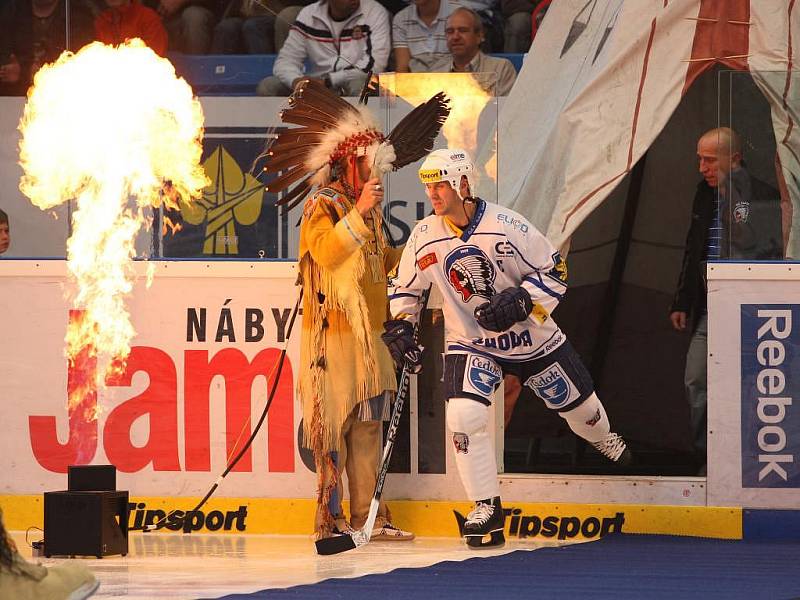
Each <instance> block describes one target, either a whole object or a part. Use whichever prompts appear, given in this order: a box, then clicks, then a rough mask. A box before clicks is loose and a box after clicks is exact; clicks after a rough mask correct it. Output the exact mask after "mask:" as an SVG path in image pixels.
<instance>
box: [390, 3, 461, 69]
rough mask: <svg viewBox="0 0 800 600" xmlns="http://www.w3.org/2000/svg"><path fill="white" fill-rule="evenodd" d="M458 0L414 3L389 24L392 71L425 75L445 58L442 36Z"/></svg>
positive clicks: (445, 47) (447, 54)
mask: <svg viewBox="0 0 800 600" xmlns="http://www.w3.org/2000/svg"><path fill="white" fill-rule="evenodd" d="M459 6H460V4H459V3H458V0H414V1H413V3H412V4H411V6H408V7H406V8H404V9H403V10H401V11H400V12H399V13H397V14H396V15H395V17H394V19H393V21H392V46H393V48H394V62H395V71H397V72H398V73H408V72H412V73H419V72H425V71H429V70H430V67H431V66H432V65H433V64H434V63H435V62H436V61H438V60H440V59H443V58H447V57H448V56H449V54H450V53H449V52H448V50H447V40H446V38H445V34H444V27H445V23H446V22H447V17H449V16H450V13H451V12H453V10H454V9H455V8H458V7H459Z"/></svg>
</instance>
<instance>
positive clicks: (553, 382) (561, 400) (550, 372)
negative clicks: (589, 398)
mask: <svg viewBox="0 0 800 600" xmlns="http://www.w3.org/2000/svg"><path fill="white" fill-rule="evenodd" d="M525 385H527V386H528V387H529V388H531V389H532V390H533V393H534V394H536V395H537V396H538V397H539V398H541V399H542V400H544V402H545V404H547V405H548V406H550V407H553V408H559V407H561V406H565V405H567V404H569V403H570V402H572V401H573V400H577V399H578V397H579V396H580V393H579V392H578V388H577V387H575V384H573V383H572V381H571V380H570V378H569V377H568V376H567V374H566V373H565V372H564V369H563V368H562V367H561V364H560V363H558V362H556V363H553V364H552V365H550V366H549V367H547V368H546V369H545V370H544V371H541V372H539V373H537V374H536V375H532V376H530V377H528V380H527V381H526V382H525Z"/></svg>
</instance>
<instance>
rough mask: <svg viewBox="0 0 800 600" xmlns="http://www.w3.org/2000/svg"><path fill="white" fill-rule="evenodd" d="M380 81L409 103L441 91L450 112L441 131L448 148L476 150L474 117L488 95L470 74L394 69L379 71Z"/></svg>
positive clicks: (476, 120)
mask: <svg viewBox="0 0 800 600" xmlns="http://www.w3.org/2000/svg"><path fill="white" fill-rule="evenodd" d="M381 85H383V86H384V87H385V88H386V89H387V90H389V91H390V92H391V93H393V94H396V95H397V96H400V97H401V98H403V99H404V100H406V101H408V102H409V103H410V104H411V105H412V106H416V105H417V104H419V103H421V102H424V101H425V100H427V99H428V98H430V97H431V96H432V95H434V94H435V93H437V92H440V91H443V92H445V93H446V94H447V96H448V98H450V116H449V117H447V120H446V121H445V122H444V126H443V127H442V134H443V135H444V137H445V139H447V144H448V146H450V147H451V148H463V149H465V150H467V151H468V152H469V153H470V154H472V156H473V157H476V156H477V154H478V152H477V151H478V150H479V147H478V141H479V140H478V139H477V134H478V118H479V117H480V114H481V112H482V111H483V109H484V108H485V107H486V105H487V104H488V103H489V101H490V100H491V99H492V96H491V95H490V94H489V92H487V91H486V90H485V89H484V88H483V87H481V85H480V84H479V82H478V81H476V79H475V78H474V77H473V75H472V74H466V73H413V74H406V73H397V74H389V75H381Z"/></svg>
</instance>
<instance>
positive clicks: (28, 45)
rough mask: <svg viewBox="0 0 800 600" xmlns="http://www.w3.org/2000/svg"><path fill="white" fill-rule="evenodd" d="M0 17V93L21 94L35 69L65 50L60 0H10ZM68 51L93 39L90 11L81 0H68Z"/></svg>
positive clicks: (64, 14) (63, 7) (63, 11)
mask: <svg viewBox="0 0 800 600" xmlns="http://www.w3.org/2000/svg"><path fill="white" fill-rule="evenodd" d="M0 16H2V18H0V94H3V95H8V94H19V93H22V94H24V93H25V90H27V89H28V87H30V85H31V83H32V81H33V75H34V74H35V73H36V71H38V70H39V68H40V67H41V66H42V65H43V64H45V63H49V62H53V61H55V60H56V59H57V58H58V57H59V56H60V55H61V53H62V52H64V50H66V49H67V40H66V28H67V25H66V24H67V11H66V3H65V2H64V0H10V1H9V2H8V3H7V5H6V6H5V8H4V9H3V12H2V15H0ZM69 24H70V36H69V50H73V51H76V50H79V49H80V48H82V47H83V46H85V45H86V44H87V43H89V42H91V41H92V39H93V38H94V26H93V23H92V14H91V12H90V11H89V9H88V7H87V5H85V4H83V3H82V2H81V0H72V1H71V2H70V15H69Z"/></svg>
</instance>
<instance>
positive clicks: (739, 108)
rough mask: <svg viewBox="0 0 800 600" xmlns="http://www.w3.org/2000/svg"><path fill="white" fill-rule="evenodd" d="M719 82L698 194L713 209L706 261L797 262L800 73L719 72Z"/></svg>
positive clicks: (799, 175) (799, 173) (799, 172)
mask: <svg viewBox="0 0 800 600" xmlns="http://www.w3.org/2000/svg"><path fill="white" fill-rule="evenodd" d="M719 82H720V85H719V129H718V130H717V132H716V134H712V137H715V138H716V139H708V140H706V143H707V148H708V150H707V152H708V153H709V154H710V155H712V156H711V158H710V159H709V164H708V165H707V166H706V171H705V172H703V173H702V174H703V177H704V178H705V183H706V185H705V186H704V187H701V188H699V191H698V193H701V192H703V191H705V192H706V194H707V195H708V196H709V204H710V205H711V208H712V210H711V214H710V217H711V220H712V226H711V228H710V229H709V240H708V244H707V252H708V256H709V258H710V259H713V258H719V259H723V260H725V259H729V260H744V261H763V260H772V261H774V260H782V259H784V258H797V257H798V247H797V244H798V242H797V233H798V231H799V230H798V229H797V228H796V227H793V221H794V220H796V218H797V216H796V215H795V211H793V210H792V207H793V206H794V205H796V203H797V202H798V199H800V191H799V189H800V188H798V182H799V181H800V162H798V157H800V137H798V132H797V124H796V123H795V121H796V119H797V114H798V108H800V89H799V88H798V85H800V72H797V71H795V72H787V71H752V72H744V71H722V72H720V75H719ZM701 142H702V140H701ZM715 146H716V148H715ZM714 151H716V160H714V158H713V153H714ZM701 158H702V157H701ZM703 168H704V167H703V164H702V162H701V171H702V170H703ZM717 246H718V247H717Z"/></svg>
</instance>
